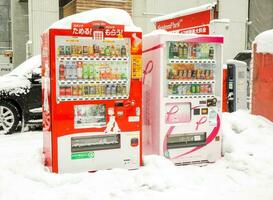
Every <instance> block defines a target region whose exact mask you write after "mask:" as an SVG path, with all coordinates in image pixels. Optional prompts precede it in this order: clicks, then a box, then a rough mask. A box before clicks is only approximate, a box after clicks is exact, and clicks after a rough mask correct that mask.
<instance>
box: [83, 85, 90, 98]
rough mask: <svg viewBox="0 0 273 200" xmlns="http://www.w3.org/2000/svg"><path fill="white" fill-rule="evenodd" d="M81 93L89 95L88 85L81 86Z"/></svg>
mask: <svg viewBox="0 0 273 200" xmlns="http://www.w3.org/2000/svg"><path fill="white" fill-rule="evenodd" d="M83 95H84V96H88V95H89V86H88V85H84V86H83Z"/></svg>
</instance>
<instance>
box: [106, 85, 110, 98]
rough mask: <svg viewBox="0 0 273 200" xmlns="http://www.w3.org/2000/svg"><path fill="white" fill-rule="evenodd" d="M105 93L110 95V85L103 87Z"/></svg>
mask: <svg viewBox="0 0 273 200" xmlns="http://www.w3.org/2000/svg"><path fill="white" fill-rule="evenodd" d="M105 95H106V96H110V95H111V85H106V87H105Z"/></svg>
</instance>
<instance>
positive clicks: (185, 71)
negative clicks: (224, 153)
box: [142, 30, 223, 165]
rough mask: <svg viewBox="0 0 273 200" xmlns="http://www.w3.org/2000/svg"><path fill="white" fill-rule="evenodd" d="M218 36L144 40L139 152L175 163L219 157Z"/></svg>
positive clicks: (163, 35)
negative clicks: (141, 132) (141, 125)
mask: <svg viewBox="0 0 273 200" xmlns="http://www.w3.org/2000/svg"><path fill="white" fill-rule="evenodd" d="M222 43H223V37H221V36H209V35H206V36H203V35H202V36H201V35H192V34H177V33H170V32H166V31H163V30H157V31H154V32H152V33H150V34H147V35H144V37H143V57H142V58H143V132H144V133H145V134H144V135H143V152H144V154H159V155H163V156H165V157H167V158H169V159H170V160H172V161H173V162H174V163H175V164H178V165H183V164H191V163H207V162H214V161H216V160H217V159H219V158H220V157H221V129H220V124H221V121H220V117H221V110H222V108H221V94H222V87H221V83H222V82H221V80H222Z"/></svg>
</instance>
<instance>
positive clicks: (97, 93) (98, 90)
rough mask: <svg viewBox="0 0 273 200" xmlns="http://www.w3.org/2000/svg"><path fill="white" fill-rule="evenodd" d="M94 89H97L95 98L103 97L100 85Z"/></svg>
mask: <svg viewBox="0 0 273 200" xmlns="http://www.w3.org/2000/svg"><path fill="white" fill-rule="evenodd" d="M94 88H95V94H94V96H101V87H100V85H94Z"/></svg>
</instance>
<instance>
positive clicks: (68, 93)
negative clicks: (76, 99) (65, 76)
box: [65, 87, 72, 96]
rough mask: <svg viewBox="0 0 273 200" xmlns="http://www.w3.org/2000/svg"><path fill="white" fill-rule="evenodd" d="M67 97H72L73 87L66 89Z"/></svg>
mask: <svg viewBox="0 0 273 200" xmlns="http://www.w3.org/2000/svg"><path fill="white" fill-rule="evenodd" d="M65 95H66V96H72V88H71V87H66V88H65Z"/></svg>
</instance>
